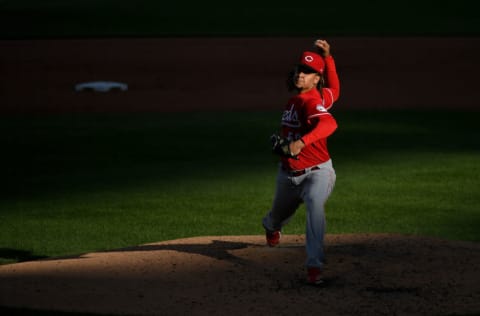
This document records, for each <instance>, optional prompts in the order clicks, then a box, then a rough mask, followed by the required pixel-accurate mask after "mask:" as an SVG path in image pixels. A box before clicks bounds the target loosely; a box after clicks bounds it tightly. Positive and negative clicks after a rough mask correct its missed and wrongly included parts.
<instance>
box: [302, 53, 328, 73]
mask: <svg viewBox="0 0 480 316" xmlns="http://www.w3.org/2000/svg"><path fill="white" fill-rule="evenodd" d="M300 64H301V65H304V66H307V67H309V68H312V69H313V70H315V71H316V72H318V73H321V74H323V70H324V69H325V62H324V61H323V57H322V56H320V55H318V54H316V53H314V52H309V51H306V52H303V54H302V57H301V58H300Z"/></svg>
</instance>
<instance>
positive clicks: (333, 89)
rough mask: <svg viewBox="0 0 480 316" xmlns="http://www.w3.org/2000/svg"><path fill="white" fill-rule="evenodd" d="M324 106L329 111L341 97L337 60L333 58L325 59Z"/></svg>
mask: <svg viewBox="0 0 480 316" xmlns="http://www.w3.org/2000/svg"><path fill="white" fill-rule="evenodd" d="M322 94H323V106H324V107H325V109H327V110H329V109H330V108H331V107H332V106H333V103H334V102H335V101H337V99H338V97H339V96H340V80H339V79H338V74H337V68H336V66H335V60H334V59H333V57H332V56H328V57H326V58H325V87H324V88H323V89H322Z"/></svg>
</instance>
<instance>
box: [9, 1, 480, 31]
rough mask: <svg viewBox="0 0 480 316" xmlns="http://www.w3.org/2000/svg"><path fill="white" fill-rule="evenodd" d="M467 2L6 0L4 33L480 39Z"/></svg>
mask: <svg viewBox="0 0 480 316" xmlns="http://www.w3.org/2000/svg"><path fill="white" fill-rule="evenodd" d="M479 18H480V14H479V11H478V10H476V9H475V8H474V2H472V1H467V0H457V1H454V2H452V1H447V0H436V1H430V0H402V1H394V2H392V1H354V0H347V1H313V2H309V3H305V4H304V5H302V4H298V3H296V2H286V3H279V2H278V1H261V2H260V1H251V0H243V1H230V2H225V1H223V2H222V1H193V0H184V1H155V0H137V1H125V0H69V1H65V0H43V1H38V0H0V38H52V37H55V38H56V37H60V38H64V37H125V36H132V37H139V36H140V37H142V36H149V37H150V36H154V37H156V36H319V35H321V36H341V35H348V36H358V35H362V36H397V35H400V36H425V35H427V36H445V35H448V36H478V35H479V34H480V23H478V21H479Z"/></svg>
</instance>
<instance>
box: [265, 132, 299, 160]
mask: <svg viewBox="0 0 480 316" xmlns="http://www.w3.org/2000/svg"><path fill="white" fill-rule="evenodd" d="M270 140H271V141H272V151H273V153H274V154H277V155H279V156H282V157H288V158H294V159H298V157H297V155H293V154H292V152H291V151H290V143H291V142H292V141H291V140H289V139H288V138H286V137H282V136H280V135H277V134H273V135H272V136H271V137H270Z"/></svg>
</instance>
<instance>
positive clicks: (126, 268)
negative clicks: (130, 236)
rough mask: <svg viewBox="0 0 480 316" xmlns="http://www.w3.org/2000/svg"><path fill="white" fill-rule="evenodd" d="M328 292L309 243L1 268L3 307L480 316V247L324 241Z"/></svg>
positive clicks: (147, 252) (400, 240) (201, 245)
mask: <svg viewBox="0 0 480 316" xmlns="http://www.w3.org/2000/svg"><path fill="white" fill-rule="evenodd" d="M326 253H327V264H326V268H325V273H324V275H325V279H326V282H325V285H324V286H323V287H312V286H308V285H306V284H305V282H304V276H305V270H304V267H303V264H304V259H305V251H304V236H296V235H295V236H293V235H289V236H283V238H282V242H281V244H280V246H279V247H276V248H269V247H267V246H265V240H264V237H263V236H224V237H201V238H188V239H181V240H173V241H167V242H160V243H154V244H147V245H141V246H137V247H132V248H126V249H119V250H112V251H108V252H98V253H90V254H85V255H82V256H79V257H76V258H68V259H65V258H64V259H55V260H42V261H34V262H25V263H19V264H12V265H5V266H0V279H1V282H0V306H13V307H22V308H28V309H41V310H54V311H76V312H90V313H96V314H110V315H112V314H114V315H117V314H118V315H122V314H126V315H229V316H231V315H262V316H263V315H289V316H292V315H313V314H318V315H466V314H472V313H480V245H479V244H478V243H470V242H456V241H445V240H439V239H431V238H421V237H414V236H405V235H389V234H361V235H358V234H355V235H354V234H351V235H327V237H326Z"/></svg>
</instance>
